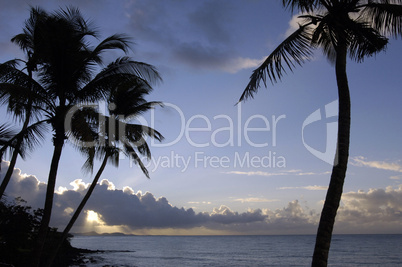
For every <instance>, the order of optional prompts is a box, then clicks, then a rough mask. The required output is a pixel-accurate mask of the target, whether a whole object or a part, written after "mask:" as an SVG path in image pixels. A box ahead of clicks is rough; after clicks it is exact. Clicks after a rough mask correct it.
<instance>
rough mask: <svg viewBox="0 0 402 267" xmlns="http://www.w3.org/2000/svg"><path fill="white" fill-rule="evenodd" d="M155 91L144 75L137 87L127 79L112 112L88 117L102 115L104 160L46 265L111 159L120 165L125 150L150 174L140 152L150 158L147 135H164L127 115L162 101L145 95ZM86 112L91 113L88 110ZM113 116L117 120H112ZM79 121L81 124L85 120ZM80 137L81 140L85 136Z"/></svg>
mask: <svg viewBox="0 0 402 267" xmlns="http://www.w3.org/2000/svg"><path fill="white" fill-rule="evenodd" d="M151 91H152V87H151V86H149V84H148V82H147V81H145V80H143V79H141V78H139V79H138V85H137V86H135V87H132V84H128V83H124V82H123V83H121V84H120V85H119V87H118V89H117V90H116V91H114V92H113V93H112V94H111V96H110V98H109V101H108V102H109V103H110V104H109V107H113V108H111V109H109V114H110V116H104V117H103V116H102V117H101V118H100V117H99V115H98V116H93V115H94V114H92V116H91V118H89V119H88V120H89V121H93V120H96V118H100V120H99V121H98V122H97V123H98V125H99V124H101V123H103V126H104V130H105V131H104V136H102V139H103V140H99V136H97V137H98V140H97V143H98V144H97V145H96V156H97V158H98V159H102V158H103V161H102V164H101V166H100V167H99V170H98V171H97V173H96V175H95V177H94V179H93V181H92V183H91V185H90V186H89V188H88V191H87V192H86V194H85V196H84V198H83V199H82V201H81V203H80V204H79V206H78V207H77V209H76V210H75V212H74V214H73V216H72V217H71V219H70V221H69V223H68V224H67V226H66V227H65V229H64V231H63V233H62V236H61V238H60V240H59V241H58V245H57V246H56V249H55V250H54V252H53V253H51V254H50V257H49V260H48V262H47V265H46V266H51V265H52V262H53V260H54V259H55V257H56V256H57V253H58V251H59V249H60V248H61V246H62V244H63V242H64V240H65V239H66V238H67V237H68V234H69V232H70V230H71V228H72V227H73V225H74V223H75V221H76V220H77V219H78V217H79V215H80V213H81V212H82V210H83V208H84V207H85V205H86V203H87V201H88V200H89V198H90V196H91V194H92V192H93V191H94V189H95V186H96V184H97V183H98V181H99V179H100V177H101V175H102V173H103V171H104V169H105V167H106V164H107V163H108V162H109V163H111V164H113V165H114V166H115V167H118V164H119V155H120V153H124V154H125V155H126V156H127V157H128V158H132V159H133V160H134V161H135V162H136V163H137V164H138V165H139V166H140V168H141V170H142V171H143V173H144V174H145V176H146V177H147V178H149V173H148V170H147V169H146V168H145V166H144V164H143V163H142V161H141V159H140V157H139V155H138V154H141V155H144V156H146V157H147V158H148V159H149V158H150V157H151V151H150V149H149V147H148V145H147V143H146V140H145V139H144V137H146V136H148V137H152V138H155V139H157V140H158V141H162V139H163V136H162V135H161V134H160V133H159V132H158V131H156V130H154V129H152V128H150V127H147V126H145V125H138V124H130V123H128V122H127V121H125V119H126V117H127V116H130V118H134V117H136V116H138V115H140V114H142V113H144V112H146V111H148V110H150V109H152V108H153V107H154V106H155V105H162V103H160V102H147V101H146V100H145V99H144V95H146V94H149V93H150V92H151ZM85 115H88V113H86V114H85ZM79 117H80V116H79ZM112 120H113V122H111V121H112ZM77 124H78V125H80V124H81V123H77ZM79 128H81V127H79ZM112 128H113V129H112ZM122 129H124V131H123V132H122V133H121V132H120V131H121V130H122ZM71 134H73V133H71ZM74 134H76V133H74ZM78 139H79V140H81V138H78ZM93 141H95V140H93ZM84 167H85V168H86V169H87V170H91V171H92V169H93V155H91V154H90V156H89V157H88V160H87V162H86V163H85V165H84Z"/></svg>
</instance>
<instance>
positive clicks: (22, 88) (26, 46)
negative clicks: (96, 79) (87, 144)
mask: <svg viewBox="0 0 402 267" xmlns="http://www.w3.org/2000/svg"><path fill="white" fill-rule="evenodd" d="M46 17H47V13H46V12H44V11H43V10H42V9H40V8H32V9H31V13H30V18H29V19H28V20H26V21H25V29H24V34H19V35H16V36H14V37H13V38H12V39H11V42H14V43H16V44H19V45H20V47H21V49H22V50H23V51H24V52H25V53H26V56H27V61H23V60H10V61H8V62H6V63H3V64H2V65H1V66H0V81H1V84H0V92H1V96H0V99H1V100H2V101H3V102H8V111H10V112H11V113H12V114H14V116H15V117H16V118H18V119H20V120H23V125H22V129H21V131H20V133H19V134H18V135H17V136H15V138H13V139H12V140H10V143H11V142H14V143H15V144H14V146H15V147H16V148H17V149H15V150H14V152H13V153H12V155H11V159H10V165H9V167H8V170H7V172H6V174H5V176H4V178H3V181H2V183H1V186H0V198H1V197H2V196H3V194H4V191H5V190H6V187H7V185H8V183H9V181H10V178H11V175H12V173H13V171H14V167H15V164H16V162H17V157H18V154H20V155H21V157H23V158H24V152H23V150H24V149H25V148H26V147H29V148H30V149H33V148H34V146H33V144H37V143H38V142H37V141H36V140H37V138H36V136H35V135H32V134H31V135H30V134H29V133H33V132H35V131H36V135H37V137H39V138H40V139H43V128H44V126H43V124H37V127H35V130H34V131H33V128H32V127H29V123H30V121H31V120H32V117H39V113H40V112H41V110H40V109H39V108H37V107H40V106H41V105H42V104H43V103H44V102H46V97H44V92H45V90H44V89H43V88H42V87H41V86H40V85H38V84H37V83H36V81H35V80H33V76H32V75H33V72H34V71H36V70H37V65H38V63H39V62H38V61H37V58H36V56H35V54H34V51H35V47H36V46H37V45H38V43H40V39H41V36H42V34H43V33H41V32H40V31H38V30H36V29H41V28H40V27H36V25H37V24H40V23H43V21H44V20H45V19H46ZM20 62H22V63H24V64H25V68H24V69H25V70H26V71H27V74H25V73H24V72H23V71H20V70H18V68H17V66H18V64H19V63H20ZM24 69H23V70H24ZM7 100H8V101H7ZM35 106H37V107H35ZM29 128H31V129H30V130H29ZM41 128H42V129H41ZM28 137H30V139H27V140H25V141H24V138H28ZM35 139H36V140H35ZM10 143H9V144H10ZM6 147H7V146H4V147H3V151H4V150H5V148H6ZM3 151H2V153H3ZM2 153H1V155H2Z"/></svg>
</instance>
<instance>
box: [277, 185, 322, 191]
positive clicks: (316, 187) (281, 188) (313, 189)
mask: <svg viewBox="0 0 402 267" xmlns="http://www.w3.org/2000/svg"><path fill="white" fill-rule="evenodd" d="M278 189H280V190H288V189H306V190H312V191H315V190H327V189H328V186H323V185H308V186H297V187H279V188H278Z"/></svg>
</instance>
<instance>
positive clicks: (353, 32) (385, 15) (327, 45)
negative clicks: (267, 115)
mask: <svg viewBox="0 0 402 267" xmlns="http://www.w3.org/2000/svg"><path fill="white" fill-rule="evenodd" d="M400 3H401V1H400V0H397V1H390V0H370V1H363V0H283V1H282V4H283V6H284V7H285V8H289V9H290V10H291V11H292V12H293V11H294V10H298V11H300V12H302V13H304V14H303V15H301V16H299V18H301V19H303V22H302V23H301V24H300V25H299V28H298V29H297V30H296V31H295V32H294V33H293V34H291V35H290V36H289V37H287V38H286V39H285V40H284V41H283V42H282V43H281V44H280V45H279V46H278V47H277V48H276V49H275V50H274V51H273V52H272V53H271V54H270V55H269V56H268V57H267V58H266V59H265V61H264V62H263V63H262V64H261V66H260V67H258V68H257V69H255V70H254V71H253V73H252V75H251V77H250V81H249V83H248V85H247V86H246V88H245V90H244V92H243V94H242V95H241V97H240V100H239V101H243V100H245V99H247V98H250V97H253V96H254V93H256V92H257V90H258V89H259V87H260V82H261V81H263V83H264V85H265V86H267V76H268V79H269V80H270V81H271V82H273V83H274V82H277V81H278V80H280V79H281V78H282V77H283V74H284V73H286V68H287V69H290V70H293V69H294V68H295V67H296V66H297V65H302V64H303V63H304V62H305V61H306V59H308V58H310V57H311V56H312V52H313V49H315V48H321V49H322V50H323V52H324V54H325V55H326V56H327V58H328V59H329V60H330V61H331V62H332V63H334V64H335V74H336V82H337V86H338V96H339V123H338V140H337V151H336V155H335V162H334V165H333V168H332V174H331V179H330V184H329V188H328V191H327V195H326V198H325V203H324V207H323V210H322V213H321V218H320V222H319V226H318V231H317V237H316V244H315V249H314V255H313V261H312V266H327V262H328V252H329V247H330V243H331V237H332V230H333V226H334V223H335V217H336V213H337V210H338V207H339V203H340V200H341V196H342V190H343V183H344V180H345V176H346V169H347V162H348V157H349V139H350V117H351V115H350V95H349V85H348V79H347V74H346V61H347V57H348V56H349V57H350V58H351V59H352V60H355V61H357V62H361V61H363V59H364V58H365V57H368V56H372V55H373V54H376V53H378V52H380V51H382V50H384V49H385V47H386V45H387V43H388V38H387V36H389V35H390V36H392V37H395V38H396V37H398V36H400V35H401V34H402V5H400Z"/></svg>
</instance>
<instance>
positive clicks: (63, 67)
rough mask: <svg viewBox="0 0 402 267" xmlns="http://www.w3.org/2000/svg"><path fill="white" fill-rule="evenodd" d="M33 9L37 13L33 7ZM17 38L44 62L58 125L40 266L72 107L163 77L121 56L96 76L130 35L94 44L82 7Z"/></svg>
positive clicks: (51, 114) (41, 69) (49, 111)
mask: <svg viewBox="0 0 402 267" xmlns="http://www.w3.org/2000/svg"><path fill="white" fill-rule="evenodd" d="M32 12H33V11H32ZM34 26H35V27H34V29H29V30H27V29H25V30H24V33H22V34H19V35H17V36H16V38H17V37H18V38H17V39H18V40H17V43H18V44H19V45H20V47H21V48H22V49H24V48H25V47H30V48H32V49H33V51H34V52H33V54H34V55H35V60H36V61H37V62H39V64H38V77H39V82H40V84H41V85H42V86H43V87H44V88H45V89H46V97H47V100H48V101H47V104H46V108H45V116H46V117H47V119H48V122H50V125H51V126H52V129H53V145H54V151H53V157H52V160H51V165H50V170H49V177H48V184H47V192H46V199H45V207H44V213H43V217H42V221H41V226H40V229H39V233H38V238H37V245H36V247H35V250H34V259H33V262H34V266H38V265H39V261H40V255H41V252H42V249H43V246H44V243H45V240H46V235H47V232H48V227H49V221H50V216H51V211H52V205H53V196H54V188H55V183H56V177H57V171H58V165H59V161H60V158H61V153H62V149H63V146H64V143H65V140H66V138H67V136H66V134H65V128H64V124H65V117H66V114H67V113H68V111H69V110H70V108H71V107H73V106H74V105H76V104H78V103H87V102H97V101H101V100H104V99H106V98H107V97H108V95H109V94H110V92H111V91H112V90H113V89H114V88H115V87H116V86H117V85H118V84H119V83H121V82H122V81H125V82H127V83H136V82H137V79H138V77H140V78H142V79H144V80H145V81H148V82H153V81H159V80H160V76H159V74H158V72H157V71H156V70H155V68H154V67H153V66H151V65H148V64H145V63H141V62H136V61H133V60H131V59H129V58H127V57H123V58H119V59H118V60H116V61H115V62H113V64H110V65H109V66H108V67H107V68H105V69H104V70H102V71H101V72H100V73H98V74H97V75H96V76H94V72H95V71H96V66H97V65H101V64H102V63H103V58H102V54H103V52H105V51H106V50H110V49H119V50H122V51H123V52H125V53H127V52H128V50H129V45H130V41H129V38H128V37H127V36H125V35H118V34H115V35H112V36H110V37H107V38H106V39H104V40H103V41H101V42H100V43H99V45H97V46H96V47H90V46H89V44H88V42H87V39H86V38H87V37H98V34H97V32H96V31H95V30H93V29H92V27H91V25H89V24H88V23H87V21H85V20H84V19H83V17H82V15H81V14H80V12H79V10H78V9H75V8H67V9H66V10H63V9H61V10H59V11H57V12H54V13H53V14H50V15H48V16H46V18H45V19H44V20H43V21H40V23H37V24H35V25H34ZM32 32H33V33H36V32H40V33H42V34H41V36H40V37H41V39H40V40H38V39H36V42H35V43H33V42H32V38H30V37H29V35H31V34H32Z"/></svg>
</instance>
